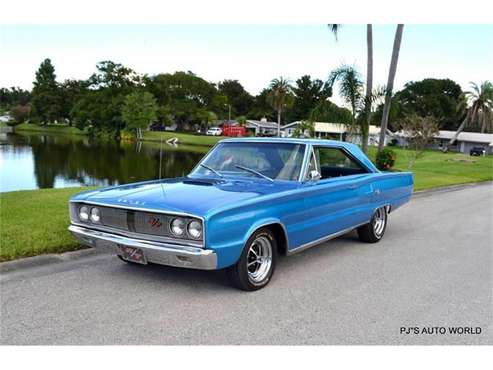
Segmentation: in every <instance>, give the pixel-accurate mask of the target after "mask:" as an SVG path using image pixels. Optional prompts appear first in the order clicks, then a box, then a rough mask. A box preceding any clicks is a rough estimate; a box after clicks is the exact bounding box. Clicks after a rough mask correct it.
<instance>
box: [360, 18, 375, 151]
mask: <svg viewBox="0 0 493 370" xmlns="http://www.w3.org/2000/svg"><path fill="white" fill-rule="evenodd" d="M366 48H367V63H366V102H365V109H366V122H364V121H363V126H362V127H361V141H362V145H361V148H362V150H363V152H364V153H368V134H369V131H370V122H371V103H372V91H373V30H372V25H371V24H367V25H366Z"/></svg>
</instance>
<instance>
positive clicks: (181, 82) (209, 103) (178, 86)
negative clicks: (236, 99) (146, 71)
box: [145, 71, 221, 129]
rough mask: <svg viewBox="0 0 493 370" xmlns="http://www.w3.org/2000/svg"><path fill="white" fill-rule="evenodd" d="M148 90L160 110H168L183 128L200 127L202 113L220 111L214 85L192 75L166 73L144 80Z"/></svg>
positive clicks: (188, 73) (189, 73)
mask: <svg viewBox="0 0 493 370" xmlns="http://www.w3.org/2000/svg"><path fill="white" fill-rule="evenodd" d="M145 85H146V89H147V90H148V91H149V92H151V93H152V94H153V95H154V96H155V97H156V100H157V102H158V104H159V105H160V106H166V107H167V109H168V110H169V112H170V113H171V115H172V116H173V120H174V121H175V122H176V124H177V125H178V126H179V127H180V128H181V129H183V128H185V127H186V126H187V125H190V124H200V123H201V121H200V119H199V116H200V114H198V112H199V111H200V110H204V109H205V110H206V111H212V110H213V108H215V109H218V108H219V106H218V105H219V104H220V103H221V102H220V101H218V100H217V99H215V98H216V96H217V95H218V91H217V89H216V87H215V86H214V84H211V83H210V82H208V81H206V80H204V79H202V78H200V77H198V76H196V75H195V74H193V73H192V72H190V71H189V72H176V73H173V74H169V73H165V74H159V75H156V76H152V77H147V78H145Z"/></svg>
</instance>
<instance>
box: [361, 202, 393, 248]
mask: <svg viewBox="0 0 493 370" xmlns="http://www.w3.org/2000/svg"><path fill="white" fill-rule="evenodd" d="M387 217H388V212H387V207H385V206H384V207H380V208H377V210H376V211H375V213H373V216H372V218H371V221H370V223H368V224H366V225H363V226H360V227H358V229H357V231H358V237H359V239H360V240H361V241H363V242H365V243H377V242H379V241H380V239H382V238H383V234H384V233H385V228H386V227H387Z"/></svg>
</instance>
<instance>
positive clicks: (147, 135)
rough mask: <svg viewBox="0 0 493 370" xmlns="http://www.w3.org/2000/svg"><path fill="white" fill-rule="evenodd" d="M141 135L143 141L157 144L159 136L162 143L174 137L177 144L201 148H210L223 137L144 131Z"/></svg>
mask: <svg viewBox="0 0 493 370" xmlns="http://www.w3.org/2000/svg"><path fill="white" fill-rule="evenodd" d="M143 135H144V137H143V139H142V140H143V141H157V142H159V141H161V136H162V138H163V141H166V140H168V139H171V138H173V137H176V138H177V139H178V144H185V145H203V146H212V145H214V144H215V143H217V142H218V141H219V140H221V139H224V136H205V135H193V134H187V133H180V132H172V131H145V132H144V133H143Z"/></svg>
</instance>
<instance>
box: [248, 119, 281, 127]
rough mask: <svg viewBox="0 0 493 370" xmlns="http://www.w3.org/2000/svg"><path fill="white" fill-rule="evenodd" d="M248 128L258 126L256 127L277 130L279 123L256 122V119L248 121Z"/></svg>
mask: <svg viewBox="0 0 493 370" xmlns="http://www.w3.org/2000/svg"><path fill="white" fill-rule="evenodd" d="M246 122H247V127H248V126H249V125H250V127H251V126H256V127H263V128H275V129H277V122H271V121H266V120H260V121H259V120H254V119H247V121H246Z"/></svg>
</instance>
